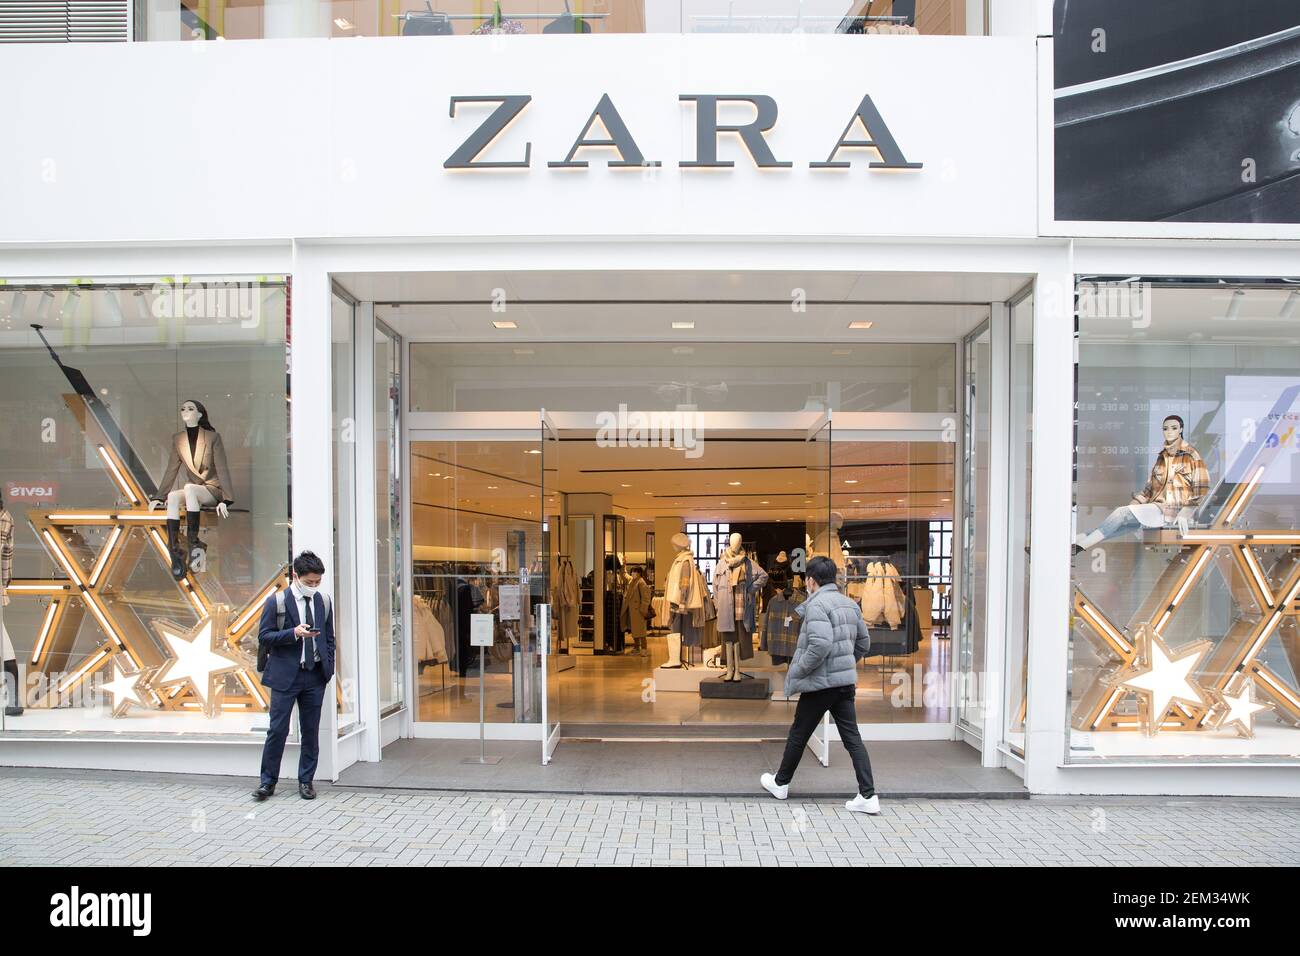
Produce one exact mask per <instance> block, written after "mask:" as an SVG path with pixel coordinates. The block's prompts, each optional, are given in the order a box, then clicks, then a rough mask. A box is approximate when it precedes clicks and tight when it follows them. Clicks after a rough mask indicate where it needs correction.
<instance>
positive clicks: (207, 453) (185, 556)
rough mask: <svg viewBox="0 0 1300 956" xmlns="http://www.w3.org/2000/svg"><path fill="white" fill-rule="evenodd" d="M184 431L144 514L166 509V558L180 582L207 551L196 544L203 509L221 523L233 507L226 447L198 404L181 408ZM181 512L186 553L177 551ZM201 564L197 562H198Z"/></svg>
mask: <svg viewBox="0 0 1300 956" xmlns="http://www.w3.org/2000/svg"><path fill="white" fill-rule="evenodd" d="M181 421H183V422H184V423H185V430H184V431H179V432H177V433H176V434H175V435H173V436H172V440H171V457H170V460H169V461H168V463H167V472H166V474H164V475H163V480H162V481H161V482H160V483H159V485H158V492H159V494H160V495H165V496H166V497H165V499H164V498H155V499H154V500H153V501H151V502H149V508H150V510H153V509H156V508H159V507H161V506H162V505H163V504H164V502H165V503H166V505H167V547H168V550H169V551H170V552H171V558H172V577H174V578H176V579H177V580H178V581H179V580H180V579H181V578H183V577H185V573H186V571H188V570H189V567H190V563H191V562H192V561H194V560H195V554H196V552H197V553H198V554H199V555H202V553H203V552H204V551H206V550H207V546H206V545H205V544H204V543H203V542H202V541H200V540H199V515H200V513H201V512H202V510H203V506H204V505H216V506H217V514H218V515H219V516H220V517H222V518H226V517H229V515H230V505H231V504H232V503H233V501H234V497H233V493H232V489H231V482H230V466H229V465H228V464H227V463H226V446H225V445H224V444H223V443H222V441H221V435H220V434H219V433H218V432H217V430H216V429H215V428H213V427H212V423H211V422H209V421H208V410H207V409H206V408H204V407H203V403H202V402H196V401H192V400H191V401H186V402H184V403H183V404H182V405H181ZM182 505H184V506H185V535H186V539H187V547H186V548H185V549H184V550H182V549H181V547H180V540H179V539H180V523H181V522H180V518H181V506H182ZM200 560H201V558H200Z"/></svg>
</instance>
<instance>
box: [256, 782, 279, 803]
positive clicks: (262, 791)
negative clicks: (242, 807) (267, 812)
mask: <svg viewBox="0 0 1300 956" xmlns="http://www.w3.org/2000/svg"><path fill="white" fill-rule="evenodd" d="M273 796H275V784H273V783H264V784H262V785H261V786H260V787H258V788H257V789H256V790H254V791H253V799H254V800H265V799H266V798H267V797H273Z"/></svg>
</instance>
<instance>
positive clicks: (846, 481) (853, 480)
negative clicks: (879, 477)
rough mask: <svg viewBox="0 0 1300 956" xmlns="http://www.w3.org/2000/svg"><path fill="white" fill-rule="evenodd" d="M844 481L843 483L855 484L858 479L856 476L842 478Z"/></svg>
mask: <svg viewBox="0 0 1300 956" xmlns="http://www.w3.org/2000/svg"><path fill="white" fill-rule="evenodd" d="M844 483H845V484H846V485H856V484H857V483H858V479H856V478H845V479H844Z"/></svg>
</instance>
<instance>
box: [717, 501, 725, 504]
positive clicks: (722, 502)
mask: <svg viewBox="0 0 1300 956" xmlns="http://www.w3.org/2000/svg"><path fill="white" fill-rule="evenodd" d="M718 504H720V505H725V504H726V502H725V501H719V502H718Z"/></svg>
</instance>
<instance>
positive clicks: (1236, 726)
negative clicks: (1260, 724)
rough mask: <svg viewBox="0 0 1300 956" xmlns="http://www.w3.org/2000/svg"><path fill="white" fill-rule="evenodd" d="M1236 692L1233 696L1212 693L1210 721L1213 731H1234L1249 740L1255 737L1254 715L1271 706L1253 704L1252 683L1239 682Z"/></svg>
mask: <svg viewBox="0 0 1300 956" xmlns="http://www.w3.org/2000/svg"><path fill="white" fill-rule="evenodd" d="M1236 690H1237V692H1236V693H1235V694H1232V693H1229V692H1227V691H1214V701H1215V708H1214V715H1213V717H1212V718H1211V719H1212V720H1213V721H1214V724H1213V726H1214V729H1215V730H1235V731H1236V732H1237V735H1238V736H1240V737H1245V738H1247V739H1250V738H1253V737H1254V736H1255V714H1257V713H1259V712H1260V711H1261V710H1272V709H1273V705H1272V704H1258V703H1256V702H1255V684H1254V682H1253V681H1249V680H1243V681H1241V682H1240V684H1239V685H1238V687H1237V689H1236Z"/></svg>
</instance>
